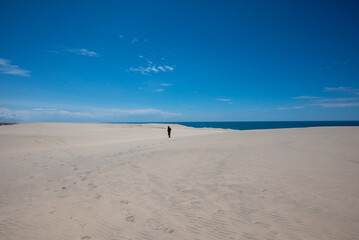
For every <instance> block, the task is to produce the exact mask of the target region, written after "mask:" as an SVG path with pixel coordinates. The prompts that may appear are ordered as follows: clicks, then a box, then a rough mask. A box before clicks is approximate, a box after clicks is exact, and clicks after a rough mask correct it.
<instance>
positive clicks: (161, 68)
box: [157, 66, 166, 72]
mask: <svg viewBox="0 0 359 240" xmlns="http://www.w3.org/2000/svg"><path fill="white" fill-rule="evenodd" d="M157 68H158V69H159V70H161V71H162V72H166V70H165V69H164V68H163V67H162V66H159V67H157Z"/></svg>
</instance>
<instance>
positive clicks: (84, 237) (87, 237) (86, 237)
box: [81, 236, 91, 239]
mask: <svg viewBox="0 0 359 240" xmlns="http://www.w3.org/2000/svg"><path fill="white" fill-rule="evenodd" d="M81 239H91V237H90V236H83V237H81Z"/></svg>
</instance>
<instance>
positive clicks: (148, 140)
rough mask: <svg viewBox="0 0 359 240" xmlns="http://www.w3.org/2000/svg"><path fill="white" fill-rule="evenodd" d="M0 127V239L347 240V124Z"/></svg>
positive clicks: (354, 206) (358, 202)
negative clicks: (225, 127)
mask: <svg viewBox="0 0 359 240" xmlns="http://www.w3.org/2000/svg"><path fill="white" fill-rule="evenodd" d="M166 127H167V126H166V125H161V124H133V125H132V124H91V123H88V124H84V123H26V124H16V125H10V126H0V193H1V194H0V239H4V240H5V239H19V240H20V239H21V240H23V239H32V240H33V239H59V240H60V239H61V240H64V239H119V240H120V239H181V240H182V239H333V240H334V239H335V240H337V239H341V240H345V239H358V236H359V184H358V183H359V144H358V143H359V127H330V128H306V129H278V130H252V131H234V130H222V129H194V128H188V127H184V126H180V125H172V129H173V138H171V139H168V138H167V133H166Z"/></svg>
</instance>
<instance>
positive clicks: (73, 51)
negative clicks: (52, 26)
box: [66, 48, 98, 57]
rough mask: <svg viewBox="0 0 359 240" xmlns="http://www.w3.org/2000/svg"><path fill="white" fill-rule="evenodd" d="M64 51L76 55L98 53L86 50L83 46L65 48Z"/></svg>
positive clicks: (90, 55)
mask: <svg viewBox="0 0 359 240" xmlns="http://www.w3.org/2000/svg"><path fill="white" fill-rule="evenodd" d="M66 51H68V52H71V53H75V54H77V55H82V56H89V57H96V56H98V53H96V52H92V51H89V50H87V49H85V48H73V49H66Z"/></svg>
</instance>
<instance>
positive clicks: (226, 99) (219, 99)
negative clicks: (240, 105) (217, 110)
mask: <svg viewBox="0 0 359 240" xmlns="http://www.w3.org/2000/svg"><path fill="white" fill-rule="evenodd" d="M216 100H217V101H220V102H226V103H228V104H233V102H232V99H228V98H217V99H216Z"/></svg>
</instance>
